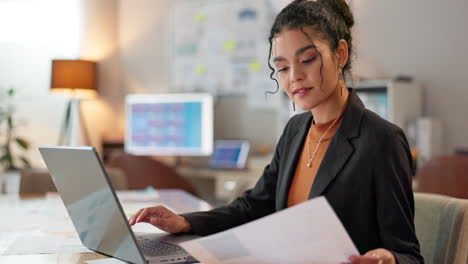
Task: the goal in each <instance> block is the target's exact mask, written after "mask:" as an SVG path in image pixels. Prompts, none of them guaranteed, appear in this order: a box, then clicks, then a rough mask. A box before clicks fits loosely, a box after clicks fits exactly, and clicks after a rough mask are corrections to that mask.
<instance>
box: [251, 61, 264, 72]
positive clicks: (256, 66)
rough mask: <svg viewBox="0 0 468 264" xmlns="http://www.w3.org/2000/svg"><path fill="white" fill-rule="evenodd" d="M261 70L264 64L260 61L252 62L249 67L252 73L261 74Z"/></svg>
mask: <svg viewBox="0 0 468 264" xmlns="http://www.w3.org/2000/svg"><path fill="white" fill-rule="evenodd" d="M261 69H262V64H261V63H260V61H259V60H257V59H255V60H253V61H252V62H250V65H249V70H250V72H259V71H260V70H261Z"/></svg>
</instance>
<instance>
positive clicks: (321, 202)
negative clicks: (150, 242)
mask: <svg viewBox="0 0 468 264" xmlns="http://www.w3.org/2000/svg"><path fill="white" fill-rule="evenodd" d="M180 245H181V246H182V247H183V248H184V249H185V250H186V251H188V252H189V253H190V254H191V255H192V256H193V257H195V258H196V259H197V260H198V261H200V262H202V263H210V264H217V263H223V264H237V263H242V264H247V263H255V264H263V263H304V264H305V263H307V264H314V263H317V264H328V263H330V264H336V263H341V262H346V261H348V258H349V257H350V256H351V255H355V254H356V255H357V254H359V253H358V250H357V249H356V247H355V245H354V244H353V242H352V240H351V238H350V237H349V235H348V234H347V232H346V230H345V228H344V227H343V225H342V224H341V222H340V220H339V219H338V217H337V216H336V214H335V212H334V211H333V209H332V208H331V206H330V205H329V203H328V202H327V200H326V199H325V198H324V197H318V198H315V199H312V200H309V201H306V202H304V203H301V204H299V205H297V206H294V207H291V208H288V209H285V210H282V211H280V212H278V213H275V214H272V215H269V216H266V217H263V218H261V219H258V220H256V221H253V222H250V223H247V224H244V225H242V226H239V227H236V228H232V229H229V230H227V231H224V232H221V233H217V234H214V235H211V236H208V237H203V238H199V239H195V240H192V241H189V242H185V243H182V244H180Z"/></svg>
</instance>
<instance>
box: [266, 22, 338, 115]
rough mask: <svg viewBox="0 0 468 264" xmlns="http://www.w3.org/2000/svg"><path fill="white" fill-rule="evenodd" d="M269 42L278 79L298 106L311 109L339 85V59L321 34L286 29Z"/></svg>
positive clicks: (304, 29) (305, 28)
mask: <svg viewBox="0 0 468 264" xmlns="http://www.w3.org/2000/svg"><path fill="white" fill-rule="evenodd" d="M304 32H305V33H307V35H308V36H307V35H306V34H304ZM312 41H313V42H312ZM272 45H273V48H272V57H273V63H274V65H275V67H276V72H277V77H278V81H279V83H280V85H281V87H282V88H283V89H284V91H285V92H286V93H287V94H288V96H289V97H290V98H291V99H292V100H293V101H294V103H295V104H296V105H297V106H299V107H300V108H301V109H303V110H311V109H313V108H315V107H316V106H318V105H320V104H321V103H323V102H325V101H326V100H327V99H328V98H329V97H330V95H331V94H332V93H333V91H334V90H335V88H336V87H337V85H338V78H339V75H338V59H337V56H336V55H335V53H333V52H332V51H331V49H330V46H329V44H328V41H326V40H324V39H323V38H322V37H321V36H320V33H318V32H316V31H315V30H313V29H312V28H311V27H304V28H303V29H302V30H301V29H289V30H288V29H285V30H283V31H282V32H281V33H279V34H278V35H276V37H275V38H274V39H273V43H272Z"/></svg>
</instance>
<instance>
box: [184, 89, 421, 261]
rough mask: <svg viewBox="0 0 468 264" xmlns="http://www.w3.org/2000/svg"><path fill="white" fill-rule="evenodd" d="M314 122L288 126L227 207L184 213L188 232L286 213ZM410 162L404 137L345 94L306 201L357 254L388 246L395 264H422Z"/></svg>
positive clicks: (299, 120) (306, 117) (299, 118)
mask: <svg viewBox="0 0 468 264" xmlns="http://www.w3.org/2000/svg"><path fill="white" fill-rule="evenodd" d="M311 121H312V115H311V113H310V111H308V112H305V113H302V114H299V115H295V116H294V117H292V118H291V119H290V120H289V122H288V124H287V125H286V127H285V129H284V132H283V135H282V136H281V138H280V140H279V142H278V144H277V146H276V150H275V153H274V156H273V159H272V161H271V163H270V164H269V165H268V166H266V167H265V170H264V172H263V175H262V177H261V178H260V180H259V181H258V183H257V184H256V185H255V187H254V188H253V189H251V190H249V191H247V192H245V193H244V194H243V195H242V196H241V197H239V198H237V199H236V200H234V201H233V202H232V203H230V204H229V205H227V206H224V207H221V208H217V209H214V210H211V211H208V212H195V213H189V214H183V215H182V216H184V217H185V218H186V219H187V221H188V222H189V223H190V224H191V225H192V231H193V233H195V234H198V235H209V234H213V233H216V232H220V231H223V230H226V229H229V228H232V227H235V226H238V225H241V224H244V223H246V222H249V221H252V220H255V219H258V218H260V217H263V216H266V215H269V214H272V213H274V212H277V211H279V210H282V209H284V208H286V206H287V198H288V192H289V187H290V184H291V180H292V178H293V176H294V172H295V168H296V165H297V161H298V159H299V156H300V153H301V150H302V147H303V144H304V140H305V138H306V135H307V132H308V130H309V127H310V124H311ZM411 164H412V159H411V154H410V151H409V147H408V143H407V141H406V138H405V135H404V133H403V131H402V130H401V129H400V128H399V127H397V126H395V125H393V124H391V123H390V122H387V121H385V120H384V119H382V118H380V117H379V116H378V115H376V114H375V113H373V112H371V111H369V110H366V109H365V108H364V105H363V104H362V102H361V100H360V99H359V97H358V96H357V95H356V94H355V93H354V92H353V91H352V89H350V98H349V102H348V105H347V107H346V109H345V113H344V115H343V120H342V122H341V124H340V127H339V128H338V130H337V132H336V133H335V135H334V136H333V138H332V141H331V142H330V145H329V147H328V150H327V152H326V154H325V156H324V158H323V161H322V164H321V165H320V168H319V170H318V172H317V175H316V177H315V180H314V183H313V185H312V189H311V191H310V195H309V199H310V198H314V197H317V196H320V195H323V196H325V197H326V198H327V200H328V202H329V203H330V205H331V206H332V208H333V209H334V210H335V212H336V214H337V215H338V217H339V219H340V220H341V222H342V223H343V225H344V227H345V228H346V230H347V232H348V233H349V235H350V237H351V239H352V240H353V242H354V243H355V245H356V247H357V248H358V250H359V252H360V253H361V254H364V253H366V252H367V251H369V250H372V249H376V248H385V249H388V250H390V251H392V253H393V254H394V255H395V257H396V259H397V263H399V264H403V263H424V260H423V258H422V256H421V254H420V249H419V243H418V239H417V237H416V234H415V228H414V197H413V192H412V189H411ZM293 221H294V219H291V222H293Z"/></svg>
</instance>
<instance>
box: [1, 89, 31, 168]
mask: <svg viewBox="0 0 468 264" xmlns="http://www.w3.org/2000/svg"><path fill="white" fill-rule="evenodd" d="M14 97H15V89H14V88H9V89H2V88H0V140H1V141H0V166H1V167H3V169H5V170H7V171H12V170H13V171H14V170H18V169H20V168H25V167H30V162H29V160H28V159H27V158H26V156H25V155H24V154H25V152H26V151H27V150H28V149H29V146H30V144H29V142H28V141H27V140H26V139H24V138H22V137H20V136H17V135H16V130H15V129H16V128H17V124H16V122H15V120H14V118H13V115H14V112H15V107H14ZM15 146H16V148H15ZM15 150H19V151H21V152H20V153H17V151H16V152H15Z"/></svg>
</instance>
